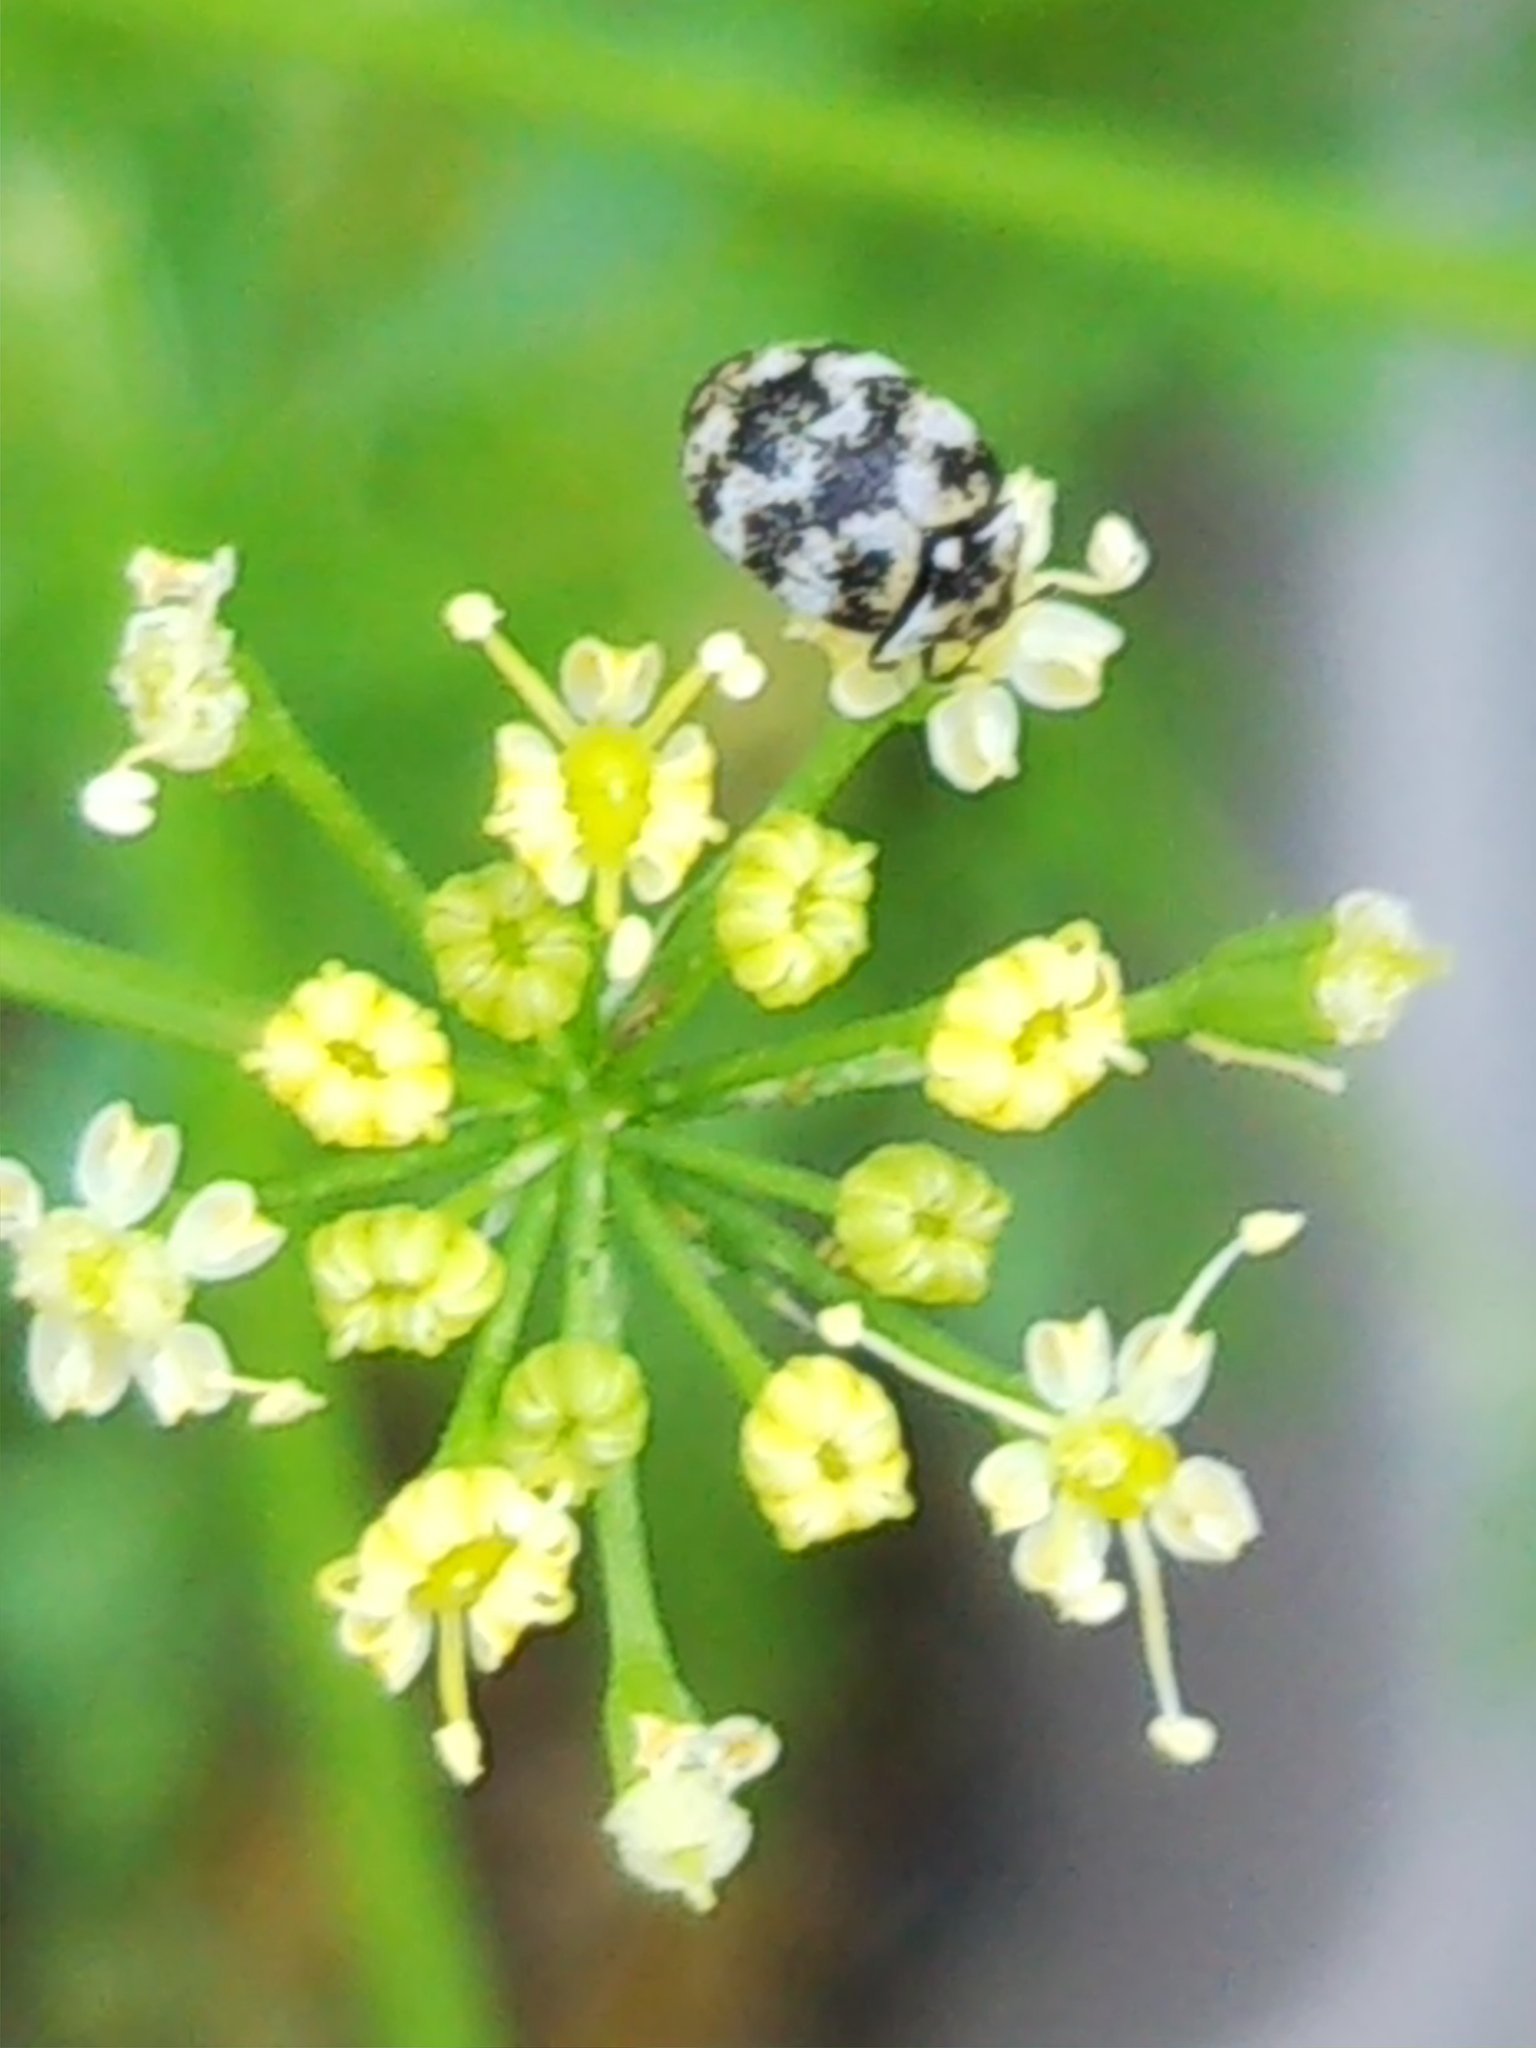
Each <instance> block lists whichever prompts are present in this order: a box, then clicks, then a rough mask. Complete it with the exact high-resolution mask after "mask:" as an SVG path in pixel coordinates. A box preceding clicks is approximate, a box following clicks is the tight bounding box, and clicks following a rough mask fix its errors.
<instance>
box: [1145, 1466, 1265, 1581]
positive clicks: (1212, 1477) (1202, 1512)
mask: <svg viewBox="0 0 1536 2048" xmlns="http://www.w3.org/2000/svg"><path fill="white" fill-rule="evenodd" d="M1148 1519H1149V1520H1150V1522H1151V1525H1152V1533H1153V1535H1154V1536H1155V1537H1156V1538H1157V1540H1158V1542H1159V1543H1161V1545H1162V1546H1163V1548H1164V1550H1166V1551H1168V1552H1170V1554H1171V1555H1172V1556H1174V1557H1178V1558H1183V1559H1184V1561H1185V1562H1186V1563H1188V1564H1231V1563H1232V1561H1233V1559H1234V1558H1237V1557H1240V1556H1241V1555H1242V1553H1243V1552H1244V1551H1245V1550H1246V1549H1247V1548H1248V1546H1249V1544H1250V1543H1252V1542H1253V1541H1254V1540H1255V1538H1256V1537H1257V1536H1258V1535H1259V1533H1260V1530H1261V1528H1262V1524H1261V1523H1260V1521H1259V1510H1258V1508H1257V1506H1256V1505H1255V1503H1254V1498H1253V1495H1252V1493H1251V1492H1250V1491H1249V1488H1248V1481H1247V1480H1246V1479H1245V1478H1244V1476H1243V1474H1242V1473H1241V1472H1240V1471H1239V1470H1238V1469H1237V1467H1236V1466H1235V1465H1229V1464H1228V1463H1227V1461H1226V1459H1225V1458H1185V1459H1184V1460H1182V1462H1181V1463H1180V1465H1179V1468H1178V1470H1177V1471H1176V1472H1175V1473H1174V1475H1173V1477H1172V1479H1171V1480H1170V1481H1169V1482H1168V1486H1167V1489H1166V1491H1165V1492H1164V1493H1162V1494H1161V1495H1160V1496H1159V1497H1158V1499H1157V1501H1156V1502H1155V1503H1154V1504H1153V1507H1152V1512H1151V1515H1150V1516H1149V1518H1148Z"/></svg>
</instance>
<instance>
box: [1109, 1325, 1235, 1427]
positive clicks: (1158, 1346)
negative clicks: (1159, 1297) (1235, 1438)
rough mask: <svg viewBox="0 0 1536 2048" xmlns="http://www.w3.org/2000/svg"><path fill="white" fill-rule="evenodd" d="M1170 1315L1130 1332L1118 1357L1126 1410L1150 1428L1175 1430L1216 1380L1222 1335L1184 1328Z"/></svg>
mask: <svg viewBox="0 0 1536 2048" xmlns="http://www.w3.org/2000/svg"><path fill="white" fill-rule="evenodd" d="M1168 1323H1169V1319H1168V1317H1167V1316H1148V1317H1147V1319H1146V1320H1145V1322H1140V1323H1138V1324H1137V1325H1136V1327H1135V1329H1133V1330H1131V1331H1130V1332H1128V1334H1127V1335H1126V1337H1125V1339H1124V1341H1123V1342H1122V1344H1121V1346H1120V1355H1119V1357H1118V1358H1117V1359H1116V1361H1115V1380H1116V1384H1117V1386H1118V1388H1119V1391H1120V1393H1121V1395H1122V1396H1123V1398H1124V1401H1125V1406H1126V1411H1127V1413H1128V1414H1129V1415H1130V1417H1131V1419H1132V1420H1133V1421H1134V1422H1139V1423H1140V1424H1141V1425H1142V1427H1143V1428H1144V1429H1171V1428H1172V1427H1173V1426H1174V1424H1175V1423H1179V1422H1182V1421H1183V1420H1184V1418H1185V1416H1186V1415H1188V1414H1189V1413H1190V1412H1191V1410H1192V1409H1193V1408H1194V1407H1195V1405H1196V1403H1197V1402H1198V1401H1199V1400H1200V1397H1201V1396H1202V1395H1203V1394H1204V1392H1205V1389H1206V1387H1207V1385H1208V1383H1209V1381H1210V1377H1211V1366H1212V1364H1213V1362H1214V1361H1215V1357H1216V1339H1215V1338H1214V1337H1213V1336H1212V1335H1211V1333H1210V1332H1209V1330H1201V1331H1194V1330H1178V1331H1175V1332H1173V1333H1172V1334H1171V1335H1170V1334H1169V1330H1168Z"/></svg>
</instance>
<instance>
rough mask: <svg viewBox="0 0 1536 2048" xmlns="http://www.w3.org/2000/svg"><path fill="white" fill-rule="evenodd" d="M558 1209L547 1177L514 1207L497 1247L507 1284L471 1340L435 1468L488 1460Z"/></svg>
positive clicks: (554, 1178)
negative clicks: (506, 1383)
mask: <svg viewBox="0 0 1536 2048" xmlns="http://www.w3.org/2000/svg"><path fill="white" fill-rule="evenodd" d="M559 1203H560V1177H559V1175H558V1174H546V1175H545V1177H544V1178H543V1179H542V1180H538V1181H535V1182H534V1183H533V1185H532V1186H531V1187H530V1188H528V1190H527V1191H526V1193H525V1194H524V1195H523V1198H522V1200H521V1201H520V1202H519V1203H518V1205H517V1213H516V1215H515V1216H514V1217H513V1219H512V1224H511V1228H510V1229H509V1230H508V1232H507V1234H506V1237H505V1238H504V1239H503V1241H502V1247H501V1255H502V1259H503V1261H504V1263H505V1267H506V1278H505V1281H504V1282H503V1284H502V1290H501V1295H500V1298H499V1299H498V1301H497V1303H496V1306H495V1308H493V1309H492V1311H491V1313H490V1315H489V1316H488V1317H487V1319H486V1320H485V1322H484V1323H483V1324H482V1325H481V1327H480V1334H479V1336H478V1337H477V1338H476V1339H475V1348H474V1350H473V1351H472V1352H471V1354H470V1360H469V1366H468V1369H467V1370H466V1372H465V1374H464V1378H463V1381H462V1382H461V1384H460V1387H459V1391H458V1394H457V1397H456V1398H455V1400H454V1404H453V1412H452V1414H451V1415H450V1416H449V1418H448V1424H447V1427H446V1428H445V1429H444V1431H443V1434H442V1438H441V1440H440V1442H439V1443H438V1447H437V1450H436V1453H435V1454H434V1457H433V1460H432V1462H433V1463H434V1465H458V1464H472V1463H474V1462H475V1461H476V1460H477V1459H480V1458H484V1457H487V1456H488V1455H490V1449H491V1446H492V1445H493V1443H494V1440H495V1434H496V1421H497V1414H498V1409H499V1405H500V1401H501V1389H502V1384H503V1382H504V1381H505V1379H506V1377H507V1374H508V1372H509V1371H510V1370H511V1367H512V1354H513V1352H514V1351H515V1350H516V1349H517V1343H518V1339H519V1338H520V1337H521V1335H522V1332H523V1324H524V1322H525V1320H526V1319H527V1315H528V1305H529V1303H530V1302H531V1301H532V1299H533V1290H534V1288H535V1287H536V1286H537V1285H538V1280H539V1275H540V1273H542V1272H543V1270H544V1263H545V1261H546V1260H547V1259H548V1257H549V1250H550V1246H551V1244H552V1243H553V1241H554V1235H555V1217H556V1214H557V1212H558V1209H559Z"/></svg>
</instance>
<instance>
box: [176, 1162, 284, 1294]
mask: <svg viewBox="0 0 1536 2048" xmlns="http://www.w3.org/2000/svg"><path fill="white" fill-rule="evenodd" d="M287 1235H288V1233H287V1231H286V1230H284V1229H282V1227H281V1226H280V1225H278V1224H276V1223H273V1222H271V1221H270V1220H269V1219H268V1218H267V1217H265V1216H263V1215H262V1213H261V1211H260V1209H258V1208H257V1206H256V1191H255V1189H254V1188H253V1187H252V1186H251V1185H250V1183H249V1182H248V1181H243V1180H215V1181H210V1182H209V1183H208V1185H207V1187H205V1188H200V1189H199V1190H198V1192H197V1193H196V1194H195V1195H194V1196H193V1197H192V1199H191V1201H190V1202H188V1204H187V1206H186V1207H185V1209H183V1210H182V1212H181V1214H180V1215H179V1216H178V1217H177V1218H176V1221H175V1222H174V1223H173V1224H172V1225H171V1236H170V1248H171V1257H172V1259H173V1260H174V1261H175V1263H176V1265H177V1267H178V1268H179V1269H180V1271H181V1272H183V1273H184V1274H185V1275H186V1276H187V1278H188V1279H189V1280H238V1279H239V1278H240V1276H241V1274H243V1273H254V1272H255V1270H256V1268H257V1267H258V1266H264V1265H265V1264H266V1263H267V1261H268V1259H272V1258H275V1257H276V1256H277V1254H278V1252H279V1251H280V1250H281V1249H282V1245H283V1241H284V1239H285V1238H286V1237H287Z"/></svg>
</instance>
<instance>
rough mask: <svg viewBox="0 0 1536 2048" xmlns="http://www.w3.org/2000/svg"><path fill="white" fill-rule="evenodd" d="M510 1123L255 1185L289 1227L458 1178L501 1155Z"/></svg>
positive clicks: (356, 1156)
mask: <svg viewBox="0 0 1536 2048" xmlns="http://www.w3.org/2000/svg"><path fill="white" fill-rule="evenodd" d="M512 1124H513V1118H512V1117H511V1116H507V1117H502V1118H499V1119H489V1118H486V1119H476V1121H474V1122H473V1123H469V1124H466V1125H464V1126H463V1127H462V1128H460V1129H457V1130H455V1131H454V1132H453V1133H452V1135H451V1136H450V1137H448V1138H447V1139H445V1140H444V1142H443V1143H442V1144H441V1145H407V1146H404V1147H402V1148H401V1149H400V1150H399V1151H397V1152H361V1153H358V1152H353V1153H349V1154H348V1155H347V1156H346V1157H345V1158H342V1159H337V1160H330V1161H327V1163H326V1164H325V1165H324V1166H321V1167H317V1168H315V1169H314V1171H312V1172H310V1173H300V1174H295V1175H294V1176H293V1177H292V1178H291V1179H288V1180H274V1181H269V1182H267V1183H265V1184H263V1185H258V1187H257V1196H258V1199H259V1201H260V1203H261V1206H262V1208H263V1209H264V1210H265V1211H266V1212H267V1214H268V1215H271V1216H275V1217H276V1218H277V1219H278V1220H279V1221H280V1222H283V1223H287V1224H289V1225H292V1224H293V1223H294V1222H296V1221H298V1220H302V1219H304V1218H307V1217H309V1216H311V1215H315V1214H318V1213H320V1212H321V1211H323V1210H325V1209H328V1208H331V1207H333V1206H339V1205H345V1204H346V1203H348V1202H350V1201H352V1200H353V1199H355V1198H356V1197H358V1196H363V1197H366V1196H368V1195H373V1194H384V1193H388V1194H395V1193H396V1192H397V1191H403V1190H404V1189H406V1188H410V1187H414V1186H415V1185H416V1184H417V1183H419V1182H421V1181H426V1180H432V1179H436V1178H438V1177H439V1176H442V1177H446V1176H448V1175H450V1174H457V1173H462V1172H463V1170H464V1169H465V1168H466V1167H473V1166H475V1165H478V1163H479V1162H480V1160H481V1159H483V1158H487V1157H493V1156H494V1155H495V1154H497V1153H500V1152H505V1151H506V1149H507V1143H508V1139H509V1136H511V1135H512V1134H513V1133H512V1129H511V1127H512Z"/></svg>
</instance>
